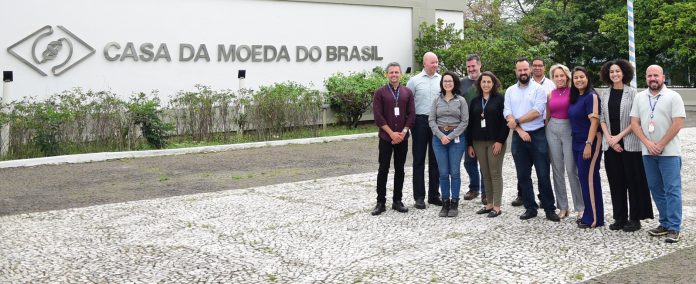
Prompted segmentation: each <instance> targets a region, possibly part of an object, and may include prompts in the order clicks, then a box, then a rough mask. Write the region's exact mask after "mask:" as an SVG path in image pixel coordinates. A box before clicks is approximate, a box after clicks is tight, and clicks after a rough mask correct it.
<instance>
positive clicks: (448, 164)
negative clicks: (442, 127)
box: [433, 132, 466, 200]
mask: <svg viewBox="0 0 696 284" xmlns="http://www.w3.org/2000/svg"><path fill="white" fill-rule="evenodd" d="M444 133H445V135H447V134H449V132H444ZM465 139H466V136H464V134H462V135H460V136H459V143H455V141H454V140H452V141H450V142H449V143H447V145H443V144H442V141H440V139H439V138H437V136H435V135H433V151H434V152H435V158H436V159H437V168H438V172H439V174H440V194H441V196H442V199H450V198H452V200H459V191H460V190H461V187H462V176H461V170H460V164H461V162H462V156H463V155H464V150H465V149H466V140H465ZM450 193H451V194H450Z"/></svg>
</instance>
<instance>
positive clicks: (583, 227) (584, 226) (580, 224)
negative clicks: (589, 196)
mask: <svg viewBox="0 0 696 284" xmlns="http://www.w3.org/2000/svg"><path fill="white" fill-rule="evenodd" d="M578 228H580V229H589V228H592V226H591V225H588V224H585V223H583V222H580V223H578Z"/></svg>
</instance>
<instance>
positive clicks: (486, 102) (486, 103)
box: [481, 96, 491, 118]
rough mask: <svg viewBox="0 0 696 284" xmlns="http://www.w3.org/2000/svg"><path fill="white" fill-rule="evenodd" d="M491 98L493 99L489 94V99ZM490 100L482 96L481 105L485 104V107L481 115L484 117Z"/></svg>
mask: <svg viewBox="0 0 696 284" xmlns="http://www.w3.org/2000/svg"><path fill="white" fill-rule="evenodd" d="M490 100H491V97H490V96H489V97H488V101H490ZM488 101H487V100H484V99H483V97H481V105H482V106H483V109H482V110H481V117H482V118H483V117H484V116H485V114H484V113H485V112H486V105H488Z"/></svg>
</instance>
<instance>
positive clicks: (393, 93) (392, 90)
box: [387, 84, 401, 105]
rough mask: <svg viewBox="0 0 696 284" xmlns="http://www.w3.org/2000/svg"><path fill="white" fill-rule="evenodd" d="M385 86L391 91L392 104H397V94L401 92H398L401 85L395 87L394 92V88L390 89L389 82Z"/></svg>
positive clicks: (399, 94)
mask: <svg viewBox="0 0 696 284" xmlns="http://www.w3.org/2000/svg"><path fill="white" fill-rule="evenodd" d="M387 88H388V89H389V91H390V92H391V94H392V96H393V97H394V105H398V104H399V96H401V93H400V92H399V88H401V85H399V86H398V87H396V92H394V89H392V86H391V84H387Z"/></svg>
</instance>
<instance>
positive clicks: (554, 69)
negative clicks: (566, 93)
mask: <svg viewBox="0 0 696 284" xmlns="http://www.w3.org/2000/svg"><path fill="white" fill-rule="evenodd" d="M559 68H560V69H561V70H563V74H565V75H566V79H567V80H566V87H567V88H570V83H571V82H570V79H571V78H572V77H570V69H568V67H566V66H565V65H563V64H560V63H556V64H554V65H553V66H551V69H549V79H551V81H553V72H554V71H556V69H559Z"/></svg>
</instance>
